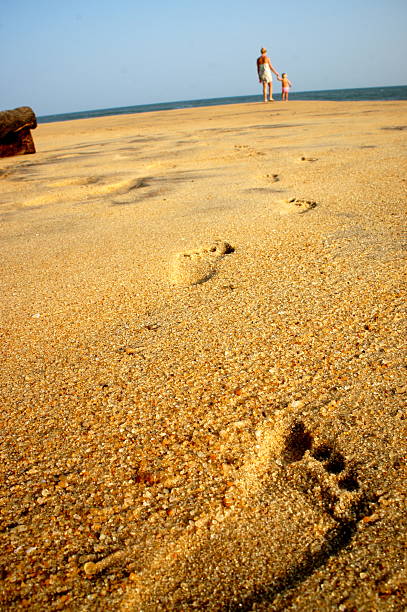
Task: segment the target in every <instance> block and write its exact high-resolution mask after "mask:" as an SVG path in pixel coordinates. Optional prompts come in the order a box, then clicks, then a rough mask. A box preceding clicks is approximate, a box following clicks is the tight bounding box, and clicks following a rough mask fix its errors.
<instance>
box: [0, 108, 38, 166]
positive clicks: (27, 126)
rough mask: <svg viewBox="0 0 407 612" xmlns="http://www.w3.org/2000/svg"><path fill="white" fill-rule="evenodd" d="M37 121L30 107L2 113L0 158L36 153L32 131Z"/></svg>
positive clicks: (0, 114) (0, 119)
mask: <svg viewBox="0 0 407 612" xmlns="http://www.w3.org/2000/svg"><path fill="white" fill-rule="evenodd" d="M36 127H37V119H36V116H35V114H34V112H33V110H32V109H31V108H30V107H29V106H20V107H19V108H15V109H14V110H7V111H2V112H0V157H11V156H12V155H25V154H27V153H35V145H34V141H33V139H32V136H31V131H30V130H33V129H34V128H36Z"/></svg>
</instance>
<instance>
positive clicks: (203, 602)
mask: <svg viewBox="0 0 407 612" xmlns="http://www.w3.org/2000/svg"><path fill="white" fill-rule="evenodd" d="M390 89H391V88H383V90H378V91H377V92H376V93H377V95H382V96H384V95H385V94H386V92H388V91H389V90H390ZM399 89H400V91H401V93H399V94H398V95H402V92H404V94H403V95H405V91H406V88H399ZM352 91H353V92H355V91H356V90H352ZM380 91H382V93H381V94H380ZM322 93H323V92H322ZM322 93H321V95H322ZM328 93H329V92H325V93H324V95H328ZM297 95H299V94H297ZM309 95H312V97H313V98H314V99H313V100H312V101H310V100H304V99H303V100H299V99H295V94H293V99H290V101H289V102H288V103H282V102H281V103H280V102H275V103H268V104H263V103H260V104H253V101H255V100H254V99H253V98H254V97H250V99H249V100H246V101H245V103H232V102H231V100H236V99H224V100H229V101H228V102H219V101H217V102H216V103H215V102H214V104H213V105H211V101H208V100H202V101H195V102H191V103H190V107H188V104H189V103H172V104H173V105H174V106H172V107H171V106H170V105H169V106H168V108H172V110H171V112H167V110H165V111H164V112H162V111H161V110H160V108H158V107H157V106H154V107H153V106H152V105H150V106H149V107H148V108H147V107H143V108H145V110H146V111H148V110H150V111H154V112H142V111H140V110H138V111H137V110H134V109H137V108H138V109H140V107H128V108H127V109H110V110H111V112H110V111H109V112H108V111H103V112H102V111H90V112H91V113H99V116H92V117H91V118H80V117H79V116H78V115H80V114H78V113H76V114H74V115H75V117H73V116H72V115H69V116H68V115H65V116H64V117H65V120H62V119H61V117H62V115H60V116H59V119H58V118H55V117H54V119H50V118H48V121H47V122H44V123H40V125H39V126H38V128H37V129H35V130H34V131H33V138H34V141H35V144H36V149H37V153H36V154H34V155H26V156H20V157H13V158H2V159H0V185H1V188H2V189H1V191H0V216H1V220H2V223H1V225H0V245H1V249H2V251H1V262H2V266H1V273H0V277H1V284H2V300H1V325H0V335H1V344H0V358H1V362H2V368H1V372H0V402H1V411H0V431H1V445H0V498H1V504H0V558H1V562H0V608H1V609H2V610H7V611H13V612H17V611H18V612H20V611H21V610H24V609H25V610H30V611H44V610H81V611H83V612H85V611H105V610H109V611H117V612H125V611H129V612H135V611H140V610H143V611H145V612H157V611H163V612H164V611H168V610H170V611H173V610H174V611H181V610H182V611H184V612H187V611H191V610H206V611H209V612H218V611H219V610H225V611H226V610H227V611H231V612H232V611H233V612H235V611H238V610H243V611H246V612H249V611H250V610H256V611H259V610H262V611H266V610H267V611H268V612H270V611H271V612H282V611H284V612H298V611H299V610H300V611H301V612H316V611H321V612H331V611H333V610H338V611H339V612H351V611H355V610H357V611H358V612H367V611H369V612H370V611H373V610H377V611H382V610H386V611H387V610H388V611H390V610H391V611H398V612H401V611H402V610H404V609H406V604H407V600H406V591H405V589H406V582H405V580H406V576H405V571H404V567H403V565H404V561H405V546H404V543H405V535H406V533H407V518H406V516H407V514H406V498H405V497H406V496H405V464H404V462H405V456H406V450H407V448H406V428H405V423H406V422H405V405H406V397H407V381H406V369H405V357H406V344H405V338H406V331H407V330H406V291H405V289H406V283H405V280H406V275H405V271H406V268H405V262H406V259H405V258H406V239H405V233H404V231H405V218H406V217H405V214H406V185H407V184H406V176H407V174H406V156H405V152H406V151H405V147H406V129H407V101H404V100H397V99H394V98H392V99H391V100H385V99H380V101H377V99H376V100H370V99H369V100H363V99H361V98H360V97H359V98H358V100H357V101H349V100H346V99H344V96H345V95H348V96H350V95H359V96H362V95H365V94H362V93H361V92H359V94H357V92H356V93H354V94H350V93H349V92H348V93H347V94H346V93H345V92H342V93H341V94H340V95H341V96H342V99H340V100H338V99H336V100H334V99H330V98H329V99H328V100H326V99H324V100H317V99H315V96H316V92H312V94H309ZM335 95H339V94H338V93H337V94H335ZM366 95H372V94H371V93H370V94H366ZM257 99H258V97H256V100H257ZM201 102H202V107H200V108H199V105H200V103H201ZM177 104H180V105H181V106H182V105H183V106H182V108H178V107H176V105H177ZM161 109H162V107H161ZM134 113H138V114H137V116H135V114H134ZM109 115H111V116H109ZM69 117H70V118H71V119H72V118H75V120H74V121H68V119H69ZM42 119H43V120H44V118H42Z"/></svg>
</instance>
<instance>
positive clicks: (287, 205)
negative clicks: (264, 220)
mask: <svg viewBox="0 0 407 612" xmlns="http://www.w3.org/2000/svg"><path fill="white" fill-rule="evenodd" d="M317 206H318V203H317V202H315V200H303V199H301V198H290V199H289V200H279V201H277V202H276V203H275V204H274V205H273V210H274V211H275V212H278V213H279V214H280V215H289V214H292V213H299V214H304V213H306V212H308V211H309V210H312V209H313V208H316V207H317Z"/></svg>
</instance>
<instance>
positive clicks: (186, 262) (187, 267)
mask: <svg viewBox="0 0 407 612" xmlns="http://www.w3.org/2000/svg"><path fill="white" fill-rule="evenodd" d="M234 250H235V249H234V247H232V246H231V245H230V244H229V243H228V242H224V241H222V240H215V241H214V242H213V243H211V244H209V245H207V246H204V247H201V248H199V249H196V250H192V251H186V252H184V253H177V254H176V255H175V258H174V260H173V262H172V266H171V273H170V279H171V282H172V283H173V284H174V285H179V286H184V287H190V286H192V285H199V284H201V283H204V282H205V281H207V280H209V279H210V278H212V276H214V275H215V274H216V271H217V267H218V263H219V261H220V260H221V259H223V257H224V256H225V255H229V253H233V252H234Z"/></svg>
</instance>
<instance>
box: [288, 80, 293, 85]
mask: <svg viewBox="0 0 407 612" xmlns="http://www.w3.org/2000/svg"><path fill="white" fill-rule="evenodd" d="M287 81H288V84H289V86H290V87H292V86H293V84H292V83H291V81H290V80H289V79H287Z"/></svg>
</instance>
